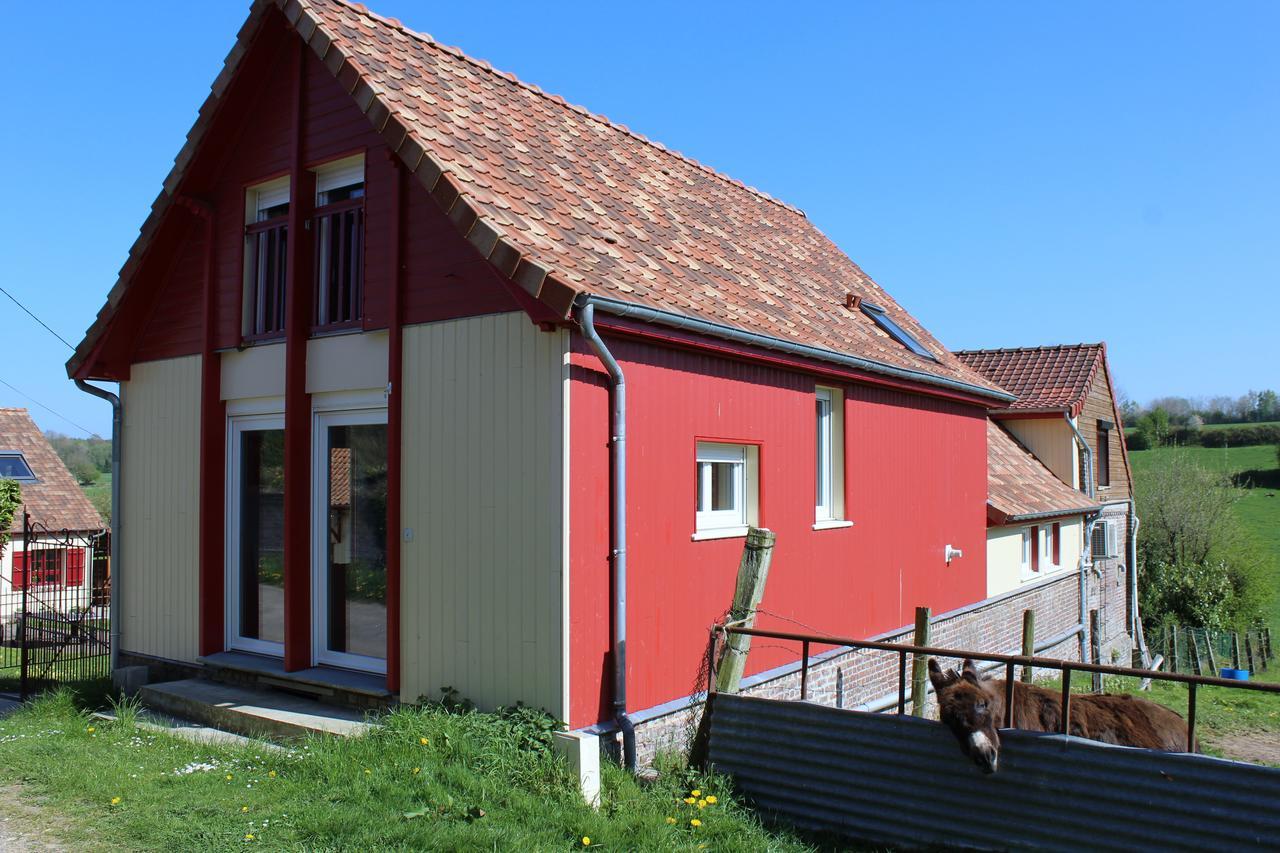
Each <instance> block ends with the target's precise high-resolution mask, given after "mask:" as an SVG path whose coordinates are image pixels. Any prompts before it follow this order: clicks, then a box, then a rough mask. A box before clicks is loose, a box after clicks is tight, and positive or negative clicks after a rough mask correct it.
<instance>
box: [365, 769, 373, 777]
mask: <svg viewBox="0 0 1280 853" xmlns="http://www.w3.org/2000/svg"><path fill="white" fill-rule="evenodd" d="M364 775H366V776H371V775H373V771H372V770H370V769H369V768H368V767H366V768H365V769H364Z"/></svg>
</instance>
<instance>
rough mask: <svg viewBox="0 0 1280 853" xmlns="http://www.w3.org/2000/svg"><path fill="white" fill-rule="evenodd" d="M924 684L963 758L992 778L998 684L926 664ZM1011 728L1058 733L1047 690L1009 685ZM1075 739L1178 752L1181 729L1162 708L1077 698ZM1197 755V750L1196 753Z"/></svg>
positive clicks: (1000, 717)
mask: <svg viewBox="0 0 1280 853" xmlns="http://www.w3.org/2000/svg"><path fill="white" fill-rule="evenodd" d="M929 680H930V681H932V682H933V689H934V690H935V691H937V694H938V716H939V717H940V719H941V720H942V722H943V723H945V724H946V726H947V727H948V728H949V729H951V732H952V734H954V735H955V736H956V740H958V741H960V748H961V750H962V751H963V752H964V754H965V755H967V756H969V757H970V758H971V759H973V762H974V763H975V764H977V765H978V766H979V767H981V768H982V769H983V771H984V772H986V773H994V772H996V762H997V760H998V758H999V753H1000V735H999V733H998V732H997V731H996V729H997V728H998V727H999V726H1002V725H1004V718H1005V714H1004V690H1005V683H1004V679H999V680H997V679H991V678H987V677H986V676H984V675H981V674H979V672H978V670H977V668H976V667H974V665H973V661H971V660H967V659H966V660H965V662H964V669H963V670H962V671H960V672H957V671H954V670H953V671H951V672H943V670H942V668H941V667H940V666H938V662H937V661H936V660H934V659H933V658H929ZM1013 727H1014V728H1015V729H1024V730H1026V731H1031V732H1060V731H1062V699H1061V697H1060V696H1059V695H1058V694H1057V693H1055V692H1054V691H1052V690H1046V689H1045V688H1043V687H1037V686H1035V685H1034V684H1023V683H1021V682H1014V685H1013ZM1070 733H1071V734H1073V735H1075V736H1076V737H1082V738H1088V739H1089V740H1097V741H1102V742H1103V743H1114V744H1119V745H1121V746H1138V747H1142V748H1144V749H1159V750H1164V751H1166V752H1182V751H1184V750H1185V749H1186V745H1187V723H1186V721H1185V720H1183V719H1182V717H1180V716H1179V715H1178V714H1177V713H1176V712H1174V711H1170V710H1169V709H1168V708H1166V707H1164V706H1163V705H1157V704H1156V703H1155V702H1149V701H1147V700H1146V699H1138V698H1135V697H1133V696H1125V695H1113V694H1109V693H1103V694H1098V695H1095V694H1082V695H1079V696H1077V695H1074V694H1073V695H1072V697H1071V729H1070ZM1196 751H1197V752H1198V751H1199V748H1198V747H1197V750H1196Z"/></svg>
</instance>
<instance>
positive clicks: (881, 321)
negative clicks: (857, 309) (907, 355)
mask: <svg viewBox="0 0 1280 853" xmlns="http://www.w3.org/2000/svg"><path fill="white" fill-rule="evenodd" d="M862 313H863V314H866V315H867V316H868V317H870V318H871V319H872V320H875V321H876V325H877V326H879V327H880V328H882V329H884V330H885V332H887V333H888V335H889V337H891V338H893V339H894V340H895V341H897V342H898V343H900V344H902V345H903V346H904V347H906V348H907V349H909V350H911V351H912V352H913V353H915V354H916V355H919V356H924V357H925V358H928V359H932V360H933V361H937V360H938V358H937V356H935V355H934V354H933V353H931V352H929V351H928V350H927V349H925V348H924V345H923V344H921V343H920V342H919V341H918V340H916V338H915V335H913V334H911V333H910V332H908V331H907V330H906V329H904V328H902V327H901V326H899V325H898V324H897V323H895V322H893V318H891V317H890V316H889V315H888V314H886V313H885V312H884V309H883V308H881V307H880V306H879V305H872V304H871V303H870V302H868V301H867V300H865V299H864V300H862Z"/></svg>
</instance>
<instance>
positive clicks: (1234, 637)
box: [1231, 631, 1240, 669]
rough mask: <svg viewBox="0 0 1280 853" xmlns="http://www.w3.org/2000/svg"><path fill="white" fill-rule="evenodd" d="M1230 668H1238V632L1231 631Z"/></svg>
mask: <svg viewBox="0 0 1280 853" xmlns="http://www.w3.org/2000/svg"><path fill="white" fill-rule="evenodd" d="M1231 668H1232V669H1240V632H1239V631H1232V632H1231Z"/></svg>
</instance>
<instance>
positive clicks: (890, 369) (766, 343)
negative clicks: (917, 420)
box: [577, 296, 1017, 402]
mask: <svg viewBox="0 0 1280 853" xmlns="http://www.w3.org/2000/svg"><path fill="white" fill-rule="evenodd" d="M577 303H578V305H579V307H586V306H595V307H596V308H599V309H600V310H601V311H603V312H605V313H606V314H611V315H613V316H615V317H625V318H628V319H634V320H640V321H642V322H645V323H656V324H658V325H662V326H667V327H669V328H672V329H679V330H681V331H687V332H694V333H696V334H701V335H710V336H711V337H715V338H721V339H723V340H727V341H733V342H734V343H739V344H746V345H748V346H754V347H761V348H763V349H770V350H775V351H778V352H785V353H789V354H791V355H797V356H800V357H802V358H811V359H814V360H817V361H825V362H828V363H830V364H838V365H840V366H841V367H851V368H854V369H855V370H865V371H866V372H868V373H877V374H880V375H882V376H890V377H893V378H894V379H905V380H908V381H911V382H920V383H922V384H925V385H935V386H937V387H940V388H946V389H948V390H951V391H961V392H963V393H965V394H974V395H977V396H980V397H987V398H990V399H993V400H1000V401H1004V402H1013V401H1014V400H1016V399H1017V397H1015V396H1014V395H1012V394H1010V393H1008V392H1006V391H997V390H995V389H992V388H984V387H982V386H980V385H973V384H971V383H968V382H962V381H960V380H959V379H949V378H947V377H945V376H937V375H935V374H933V373H929V372H927V371H923V370H913V369H911V368H908V367H896V366H893V365H889V364H883V363H881V362H878V361H873V360H871V359H869V358H862V357H860V356H856V355H846V354H845V353H840V352H835V351H833V350H829V349H823V348H822V347H815V346H810V345H808V344H797V343H794V342H792V341H784V340H782V339H781V338H775V337H771V336H769V335H761V334H758V333H756V332H746V331H743V330H741V329H735V328H733V327H731V326H724V325H721V324H719V323H712V322H709V321H707V320H697V319H694V318H692V317H685V316H683V315H681V314H672V313H670V312H668V311H659V310H657V309H655V308H645V307H643V306H640V305H635V304H633V303H631V302H622V301H619V300H616V299H609V298H608V297H603V296H580V297H579V298H578V300H577Z"/></svg>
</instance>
